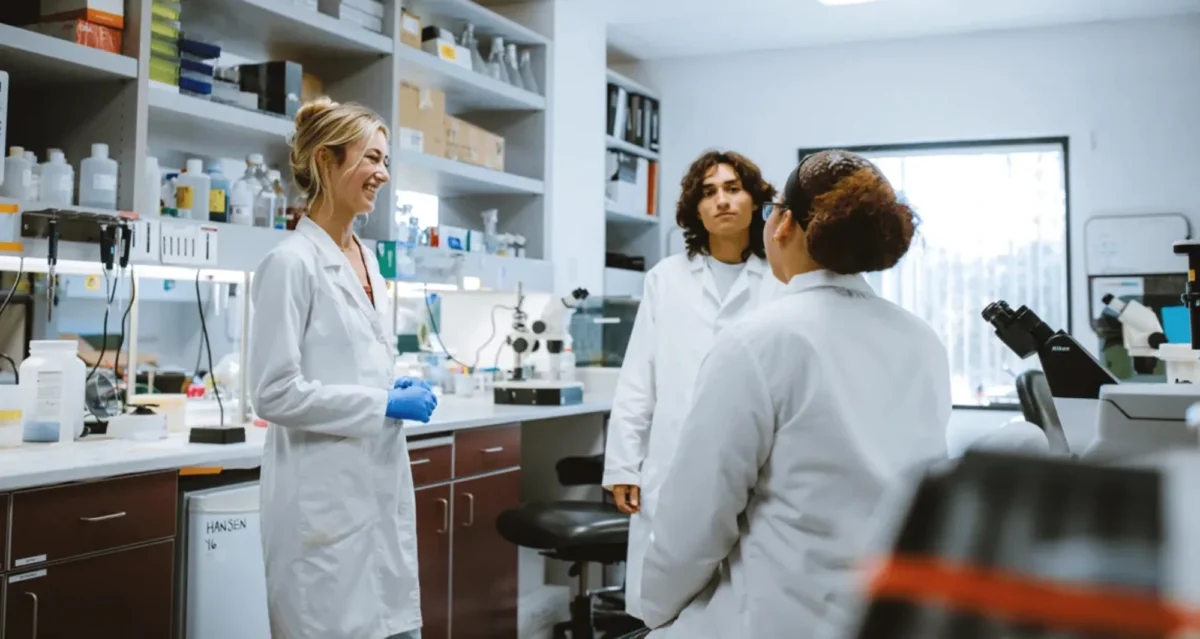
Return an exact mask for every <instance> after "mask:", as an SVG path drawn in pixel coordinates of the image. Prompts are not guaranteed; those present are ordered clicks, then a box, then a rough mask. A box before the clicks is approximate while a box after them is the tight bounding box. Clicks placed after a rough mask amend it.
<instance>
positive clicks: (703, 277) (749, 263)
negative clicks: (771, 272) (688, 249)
mask: <svg viewBox="0 0 1200 639" xmlns="http://www.w3.org/2000/svg"><path fill="white" fill-rule="evenodd" d="M710 259H713V258H711V257H708V256H705V255H697V256H695V257H691V258H689V259H688V268H689V270H690V271H691V272H692V274H693V275H695V276H697V277H699V278H700V282H701V285H702V286H703V288H704V293H705V294H706V295H708V296H709V297H711V298H712V299H713V302H715V303H716V305H717V308H721V307H723V306H724V305H725V304H729V303H731V302H733V301H735V300H736V299H737V298H738V296H739V295H742V294H743V293H746V292H749V290H750V286H751V282H750V281H749V280H750V278H754V280H755V282H757V281H758V280H761V279H762V275H763V272H764V271H765V270H766V260H763V259H762V258H761V257H758V256H757V255H751V256H750V258H749V259H747V260H746V266H745V268H743V269H742V272H741V273H739V274H738V278H737V280H735V281H734V283H733V287H732V288H730V289H729V293H728V294H727V295H726V296H725V299H724V300H722V299H721V296H720V295H719V294H718V293H717V283H716V281H715V280H713V276H712V273H711V272H710V271H709V270H708V268H706V266H705V262H706V261H707V260H710Z"/></svg>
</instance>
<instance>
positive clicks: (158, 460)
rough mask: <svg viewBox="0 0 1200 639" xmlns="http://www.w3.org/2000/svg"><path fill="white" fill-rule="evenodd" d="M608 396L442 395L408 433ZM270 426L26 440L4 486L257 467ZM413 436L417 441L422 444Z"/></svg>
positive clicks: (522, 418)
mask: <svg viewBox="0 0 1200 639" xmlns="http://www.w3.org/2000/svg"><path fill="white" fill-rule="evenodd" d="M611 406H612V402H611V400H610V399H609V398H607V397H604V398H597V397H589V396H585V398H584V402H583V403H582V404H575V405H571V406H507V405H495V404H493V403H492V402H491V399H490V397H482V396H481V397H478V398H471V399H463V398H458V397H453V396H450V397H443V398H442V399H441V402H440V404H439V405H438V409H437V411H436V412H435V413H434V416H433V419H432V420H430V422H429V423H428V424H415V425H405V432H406V433H407V434H408V436H409V437H417V436H428V435H438V434H441V433H445V434H451V433H453V432H455V431H459V430H466V429H470V428H480V427H483V426H495V425H498V424H509V423H516V422H532V421H538V420H543V419H555V418H560V417H572V416H576V415H587V414H591V413H603V412H608V410H609V409H610V408H611ZM265 439H266V429H265V428H256V427H247V428H246V442H245V443H243V444H226V445H218V444H192V443H189V442H188V441H187V436H186V435H183V434H177V435H172V436H170V437H168V438H166V439H162V440H158V441H146V442H143V441H132V440H119V439H106V438H98V439H95V440H91V441H89V440H88V439H83V440H80V441H77V442H74V443H71V444H67V445H65V446H59V445H57V444H26V445H24V446H21V447H20V448H13V449H8V450H0V492H2V491H10V490H20V489H24V488H33V487H37V486H49V485H52V484H61V483H66V482H72V481H85V480H89V479H101V478H104V477H111V476H114V475H124V474H129V473H144V472H152V471H157V470H171V469H175V468H187V467H197V466H199V467H220V468H227V469H247V468H257V467H259V466H260V465H261V464H262V455H263V442H264V441H265ZM419 445H420V444H419V442H414V445H413V447H414V448H417V447H419Z"/></svg>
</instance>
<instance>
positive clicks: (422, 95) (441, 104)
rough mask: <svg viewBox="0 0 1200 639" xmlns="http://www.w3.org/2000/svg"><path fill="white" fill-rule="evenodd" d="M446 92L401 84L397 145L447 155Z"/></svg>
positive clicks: (411, 149)
mask: <svg viewBox="0 0 1200 639" xmlns="http://www.w3.org/2000/svg"><path fill="white" fill-rule="evenodd" d="M446 117H447V116H446V94H445V93H443V92H442V91H439V90H437V89H422V88H420V87H417V86H416V85H415V84H409V83H407V82H402V83H401V84H400V134H399V135H400V148H401V149H402V150H405V151H419V152H421V153H427V154H429V155H436V156H438V157H443V156H445V155H446V124H445V118H446Z"/></svg>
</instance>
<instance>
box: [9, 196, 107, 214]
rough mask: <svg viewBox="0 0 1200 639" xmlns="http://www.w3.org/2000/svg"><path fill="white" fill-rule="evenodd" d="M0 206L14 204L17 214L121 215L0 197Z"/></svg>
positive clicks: (105, 211) (71, 205) (82, 207)
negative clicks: (48, 212) (60, 212)
mask: <svg viewBox="0 0 1200 639" xmlns="http://www.w3.org/2000/svg"><path fill="white" fill-rule="evenodd" d="M0 204H16V205H17V212H19V213H40V212H44V211H51V210H54V211H67V212H70V213H80V214H84V215H96V216H105V215H109V216H116V215H120V213H121V212H120V211H114V210H110V209H94V208H89V207H86V206H78V205H76V204H68V205H66V206H61V205H53V206H51V205H49V204H46V203H45V202H38V201H36V200H13V199H9V198H3V197H0Z"/></svg>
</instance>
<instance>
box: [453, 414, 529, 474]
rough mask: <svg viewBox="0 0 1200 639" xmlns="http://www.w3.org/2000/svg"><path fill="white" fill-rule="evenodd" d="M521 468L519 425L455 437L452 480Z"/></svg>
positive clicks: (476, 431) (483, 429)
mask: <svg viewBox="0 0 1200 639" xmlns="http://www.w3.org/2000/svg"><path fill="white" fill-rule="evenodd" d="M520 465H521V425H520V424H513V425H511V426H494V427H492V428H476V429H472V430H464V431H459V432H457V433H455V434H454V476H455V477H469V476H471V475H478V474H479V473H487V472H491V471H493V470H501V469H504V468H513V467H516V466H520Z"/></svg>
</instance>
